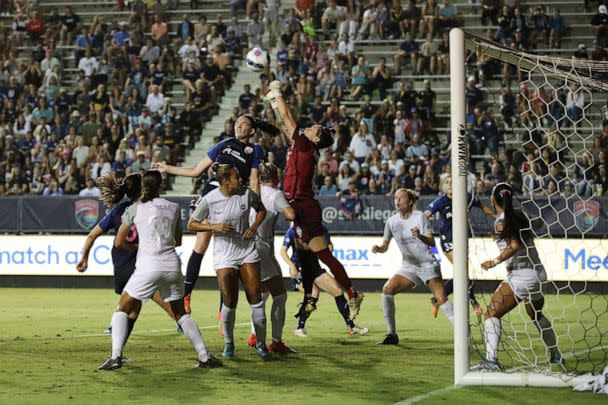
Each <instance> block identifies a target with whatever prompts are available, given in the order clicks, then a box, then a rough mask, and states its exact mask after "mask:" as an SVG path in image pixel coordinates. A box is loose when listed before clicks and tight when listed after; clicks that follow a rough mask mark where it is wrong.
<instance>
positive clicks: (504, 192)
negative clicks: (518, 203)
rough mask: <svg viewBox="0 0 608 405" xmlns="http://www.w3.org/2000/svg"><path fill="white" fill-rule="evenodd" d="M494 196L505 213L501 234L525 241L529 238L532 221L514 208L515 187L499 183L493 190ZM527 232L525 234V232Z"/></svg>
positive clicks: (508, 237)
mask: <svg viewBox="0 0 608 405" xmlns="http://www.w3.org/2000/svg"><path fill="white" fill-rule="evenodd" d="M492 197H494V200H495V201H496V205H498V206H499V207H500V208H502V210H503V211H504V214H505V220H504V223H503V230H502V232H501V236H502V237H503V238H504V239H519V240H520V241H523V240H525V239H527V238H528V236H529V235H528V234H529V232H530V221H529V220H528V217H526V215H525V214H524V213H523V212H521V211H519V210H516V209H514V208H513V188H512V187H511V185H510V184H508V183H498V184H497V185H496V186H494V189H493V190H492ZM524 232H525V234H524Z"/></svg>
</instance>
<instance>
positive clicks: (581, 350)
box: [455, 36, 608, 373]
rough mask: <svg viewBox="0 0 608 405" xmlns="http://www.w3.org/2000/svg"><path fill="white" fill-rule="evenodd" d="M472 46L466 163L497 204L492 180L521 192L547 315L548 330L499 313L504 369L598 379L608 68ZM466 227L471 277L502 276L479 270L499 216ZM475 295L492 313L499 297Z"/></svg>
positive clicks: (606, 255) (607, 254) (480, 344)
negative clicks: (558, 358)
mask: <svg viewBox="0 0 608 405" xmlns="http://www.w3.org/2000/svg"><path fill="white" fill-rule="evenodd" d="M467 48H468V49H469V50H470V52H469V54H468V56H467V82H468V84H467V102H468V104H469V105H468V115H467V124H468V125H467V134H468V139H469V147H470V151H471V156H470V164H471V166H472V170H474V171H476V172H477V173H478V174H480V175H481V176H482V177H481V178H480V177H479V176H478V179H477V180H476V182H475V185H474V187H473V188H474V190H475V193H476V195H477V196H479V197H480V199H481V200H482V202H484V203H486V204H487V205H490V200H489V193H490V191H491V189H492V187H493V185H494V184H496V183H497V182H500V181H507V182H509V183H510V184H512V185H513V188H514V189H515V190H516V191H517V192H516V194H517V197H516V198H515V199H514V205H515V208H516V209H521V210H522V211H523V212H525V213H526V215H527V216H528V218H529V219H530V226H529V227H528V229H529V230H530V231H531V232H532V234H533V235H534V241H535V242H534V244H535V246H536V249H537V250H538V253H539V257H540V260H541V261H542V264H543V265H544V268H545V269H546V273H547V280H546V281H542V282H541V285H542V291H543V295H544V300H545V304H544V307H543V309H542V313H543V314H544V316H545V318H546V319H547V320H548V321H549V322H548V323H545V321H542V322H540V325H539V322H537V321H534V320H533V319H532V317H533V318H535V319H537V320H538V318H539V314H540V313H539V311H537V310H532V311H530V314H531V315H532V317H531V316H530V315H529V314H528V313H527V311H526V305H524V304H523V303H520V304H519V305H517V307H515V308H514V309H512V310H511V311H509V312H508V313H507V314H506V315H504V316H503V317H502V334H501V339H500V346H499V351H498V360H499V362H500V364H501V365H502V367H503V368H504V370H505V371H507V372H509V371H533V372H541V373H545V372H559V373H563V372H567V373H583V372H584V373H589V372H599V371H601V370H602V369H603V368H604V366H605V365H606V364H608V299H607V294H608V292H607V290H608V288H607V287H606V285H607V284H608V241H606V239H605V234H606V230H608V224H607V222H606V218H605V217H606V215H605V210H606V209H608V198H606V197H600V196H601V195H602V194H604V193H606V190H605V184H604V183H603V182H604V181H605V176H604V175H603V172H602V170H605V168H604V167H602V166H601V164H603V163H604V162H605V159H606V156H605V153H604V152H603V149H605V147H606V146H608V145H598V143H601V142H604V140H603V138H601V137H600V134H601V133H602V132H603V131H604V129H603V126H604V125H603V124H604V120H605V119H606V118H608V117H603V116H602V106H603V105H605V103H606V97H607V94H606V92H608V84H607V83H606V78H607V73H608V64H607V63H598V62H592V63H591V62H587V61H573V60H569V59H560V58H551V57H541V56H535V55H530V54H526V53H524V52H519V51H516V50H512V49H510V48H505V47H503V46H501V45H498V44H495V43H492V42H489V41H485V40H482V39H480V38H476V37H471V36H469V37H467ZM478 83H479V84H478ZM479 90H481V94H483V98H482V99H481V100H480V101H478V100H477V99H480V92H479ZM596 138H597V139H596ZM598 139H600V140H599V141H598ZM484 168H485V170H484ZM501 168H502V170H501ZM469 223H470V226H471V232H472V238H471V239H470V241H469V258H470V260H469V276H470V278H471V279H472V280H505V279H506V278H507V270H506V268H505V266H504V264H500V265H498V266H497V267H494V268H492V269H490V270H487V271H486V270H482V269H481V266H480V264H481V263H482V262H483V261H484V260H488V259H492V258H495V257H497V256H498V254H499V250H498V247H497V245H496V242H495V241H494V240H493V239H492V229H493V224H494V219H493V218H488V217H484V216H483V214H481V213H480V212H479V211H478V210H476V209H473V210H472V211H471V212H470V214H469ZM455 242H456V241H455ZM528 249H529V248H528ZM477 284H478V285H479V284H481V283H479V282H478V283H477ZM476 295H477V298H478V300H479V302H480V303H481V304H482V307H484V309H486V308H487V307H488V305H489V304H490V302H491V301H492V296H493V294H492V293H480V292H477V293H476ZM498 295H500V294H498ZM498 295H495V296H494V300H496V298H497V296H498ZM484 323H485V322H484V316H482V317H480V318H477V317H475V316H474V315H473V316H472V317H471V322H470V327H471V328H470V329H471V333H470V348H471V357H472V358H471V364H475V363H477V362H478V361H479V360H480V359H485V358H486V345H485V342H486V332H485V331H484ZM539 329H540V330H539ZM551 329H553V330H554V331H555V335H556V338H557V342H556V345H557V348H558V349H559V352H561V354H562V356H563V358H564V360H565V363H562V364H552V363H551V362H550V359H551V357H552V354H553V355H554V354H555V350H549V348H547V346H546V345H545V344H544V341H543V338H542V337H541V332H542V335H544V337H545V341H548V342H550V341H551V336H550V330H551Z"/></svg>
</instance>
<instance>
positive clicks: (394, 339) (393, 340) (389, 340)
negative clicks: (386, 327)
mask: <svg viewBox="0 0 608 405" xmlns="http://www.w3.org/2000/svg"><path fill="white" fill-rule="evenodd" d="M378 344H379V345H397V344H399V336H397V335H391V334H387V335H386V336H384V339H382V340H381V341H379V342H378Z"/></svg>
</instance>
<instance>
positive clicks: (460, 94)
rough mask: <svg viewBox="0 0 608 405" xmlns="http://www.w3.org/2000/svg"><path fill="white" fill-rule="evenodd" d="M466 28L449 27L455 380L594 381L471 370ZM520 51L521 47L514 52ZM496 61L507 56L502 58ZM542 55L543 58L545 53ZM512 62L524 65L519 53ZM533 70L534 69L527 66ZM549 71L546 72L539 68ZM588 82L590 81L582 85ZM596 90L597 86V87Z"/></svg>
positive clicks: (491, 382)
mask: <svg viewBox="0 0 608 405" xmlns="http://www.w3.org/2000/svg"><path fill="white" fill-rule="evenodd" d="M467 41H468V40H467V38H465V32H464V31H463V30H462V29H459V28H455V29H452V30H451V31H450V92H451V96H450V97H451V99H450V102H451V105H450V113H451V114H450V115H451V124H450V127H451V156H452V190H453V194H452V195H453V197H452V209H453V213H452V221H453V240H454V244H453V247H454V250H453V258H454V262H453V268H454V279H453V280H454V383H455V384H456V385H496V386H536V387H568V386H573V385H577V384H579V383H583V382H587V381H589V380H591V379H592V375H591V374H584V375H581V374H578V375H577V373H576V372H574V373H573V372H568V373H565V372H550V371H547V372H544V371H542V370H539V371H536V370H533V371H517V370H516V371H514V372H490V371H481V372H479V371H476V372H473V371H471V349H470V342H471V341H470V339H471V333H472V332H475V331H474V330H471V328H470V318H469V299H468V286H469V246H468V245H469V243H468V238H469V234H468V230H469V223H468V219H467V217H468V214H467V207H468V202H467V182H468V176H469V174H468V167H469V165H468V137H467V128H466V114H467V111H466V109H467V100H466V95H465V91H466V90H465V83H466V48H467V46H468V47H469V49H471V48H472V49H471V50H473V51H474V50H475V49H476V48H475V46H477V47H478V46H479V44H475V43H473V42H472V41H469V43H468V44H467ZM515 52H517V51H515ZM496 58H497V59H501V60H504V59H502V58H501V57H500V56H497V57H496ZM541 58H542V57H541ZM515 59H517V60H516V61H510V62H511V63H514V64H516V65H517V66H520V63H519V62H520V61H519V59H518V58H517V57H515ZM528 69H529V70H530V71H532V70H534V68H533V67H532V68H528ZM540 73H543V74H546V72H540ZM582 84H583V85H584V84H585V83H582ZM595 88H597V87H595Z"/></svg>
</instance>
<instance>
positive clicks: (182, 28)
mask: <svg viewBox="0 0 608 405" xmlns="http://www.w3.org/2000/svg"><path fill="white" fill-rule="evenodd" d="M177 36H178V37H179V38H181V40H182V41H186V40H187V39H188V38H194V24H192V22H191V21H190V16H189V15H188V14H187V13H184V15H182V21H181V22H180V23H179V25H178V26H177Z"/></svg>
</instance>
